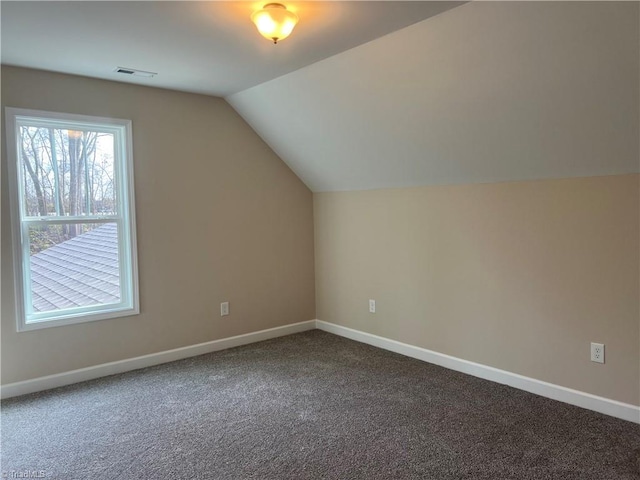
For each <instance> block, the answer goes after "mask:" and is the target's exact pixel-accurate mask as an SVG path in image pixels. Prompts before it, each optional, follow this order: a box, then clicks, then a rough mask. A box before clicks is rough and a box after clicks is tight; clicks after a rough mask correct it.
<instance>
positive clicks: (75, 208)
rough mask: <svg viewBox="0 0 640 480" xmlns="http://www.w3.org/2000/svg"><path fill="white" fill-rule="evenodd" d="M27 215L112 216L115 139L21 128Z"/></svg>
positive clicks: (88, 133)
mask: <svg viewBox="0 0 640 480" xmlns="http://www.w3.org/2000/svg"><path fill="white" fill-rule="evenodd" d="M19 132H20V149H21V150H20V163H21V168H22V176H23V178H24V185H23V188H24V198H23V201H24V208H25V213H26V216H28V217H35V216H42V217H44V216H78V215H114V214H115V212H116V195H115V168H114V140H115V139H114V135H113V133H106V132H100V131H89V130H85V131H78V130H68V129H62V128H52V127H33V126H24V125H23V126H20V128H19Z"/></svg>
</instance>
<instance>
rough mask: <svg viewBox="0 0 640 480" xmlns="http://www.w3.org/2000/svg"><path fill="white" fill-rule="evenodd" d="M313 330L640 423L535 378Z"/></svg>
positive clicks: (628, 408)
mask: <svg viewBox="0 0 640 480" xmlns="http://www.w3.org/2000/svg"><path fill="white" fill-rule="evenodd" d="M316 328H318V329H320V330H324V331H325V332H329V333H333V334H336V335H340V336H341V337H346V338H349V339H351V340H355V341H357V342H361V343H366V344H368V345H373V346H374V347H378V348H382V349H384V350H389V351H391V352H395V353H399V354H401V355H405V356H407V357H412V358H416V359H418V360H423V361H425V362H429V363H433V364H435V365H440V366H442V367H445V368H448V369H450V370H455V371H458V372H462V373H466V374H468V375H473V376H474V377H479V378H484V379H485V380H491V381H492V382H496V383H501V384H503V385H509V386H511V387H514V388H518V389H520V390H525V391H527V392H531V393H535V394H537V395H540V396H542V397H547V398H551V399H553V400H558V401H560V402H564V403H569V404H571V405H576V406H578V407H582V408H586V409H588V410H593V411H595V412H600V413H604V414H605V415H610V416H612V417H617V418H621V419H623V420H628V421H630V422H634V423H640V407H638V406H635V405H631V404H628V403H623V402H618V401H616V400H610V399H608V398H604V397H599V396H597V395H592V394H590V393H585V392H581V391H579V390H573V389H571V388H566V387H562V386H560V385H555V384H553V383H547V382H543V381H541V380H536V379H535V378H529V377H525V376H523V375H518V374H517V373H511V372H507V371H506V370H500V369H498V368H493V367H488V366H486V365H482V364H479V363H475V362H470V361H468V360H462V359H460V358H456V357H452V356H450V355H445V354H443V353H438V352H434V351H431V350H427V349H425V348H421V347H416V346H413V345H408V344H406V343H402V342H398V341H396V340H390V339H388V338H384V337H379V336H377V335H372V334H370V333H365V332H361V331H359V330H354V329H352V328H347V327H343V326H341V325H336V324H334V323H329V322H324V321H322V320H316Z"/></svg>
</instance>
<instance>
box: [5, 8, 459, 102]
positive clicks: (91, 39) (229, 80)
mask: <svg viewBox="0 0 640 480" xmlns="http://www.w3.org/2000/svg"><path fill="white" fill-rule="evenodd" d="M265 3H268V1H267V0H263V1H253V2H226V1H220V2H192V1H177V2H175V1H174V2H166V1H142V2H128V1H108V2H94V1H84V2H83V1H72V2H57V1H44V2H31V1H15V2H12V1H9V2H8V1H2V4H1V14H2V25H1V27H2V29H1V34H2V63H4V64H7V65H17V66H22V67H31V68H37V69H42V70H52V71H57V72H64V73H71V74H76V75H85V76H89V77H97V78H103V79H108V80H115V81H122V82H131V83H138V84H142V85H148V86H155V87H164V88H170V89H175V90H184V91H189V92H196V93H204V94H209V95H216V96H226V95H228V94H230V93H233V92H238V91H241V90H244V89H246V88H249V87H252V86H254V85H258V84H260V83H262V82H265V81H267V80H271V79H273V78H276V77H279V76H281V75H284V74H286V73H289V72H292V71H294V70H296V69H299V68H301V67H303V66H305V65H309V64H311V63H314V62H316V61H318V60H321V59H323V58H327V57H329V56H331V55H334V54H336V53H339V52H342V51H344V50H347V49H349V48H352V47H355V46H357V45H360V44H362V43H365V42H368V41H370V40H373V39H375V38H378V37H380V36H382V35H385V34H388V33H390V32H393V31H395V30H398V29H400V28H403V27H405V26H407V25H411V24H413V23H415V22H418V21H420V20H423V19H425V18H428V17H430V16H433V15H436V14H438V13H440V12H442V11H444V10H447V9H450V8H453V7H455V6H457V5H460V4H462V3H464V2H412V1H408V2H401V1H393V2H378V1H372V2H362V1H355V2H335V1H326V2H313V1H311V2H297V1H292V2H285V4H286V5H287V6H288V8H289V9H291V10H292V11H295V12H296V13H297V14H298V16H299V18H300V22H299V24H298V26H297V27H296V29H295V30H294V32H293V34H292V35H291V36H290V37H289V38H288V39H286V40H283V41H282V42H281V43H279V44H278V45H273V44H271V43H270V42H269V41H267V40H266V39H264V38H263V37H261V36H260V35H259V34H258V32H257V30H256V29H255V26H254V25H253V24H252V23H251V21H250V18H249V17H250V15H251V13H252V12H253V11H255V10H257V9H259V8H261V7H262V5H263V4H265ZM118 66H122V67H130V68H137V69H140V70H147V71H152V72H157V73H158V76H157V77H155V78H151V79H146V78H139V77H127V76H124V75H122V74H116V73H114V71H113V70H114V69H115V68H116V67H118Z"/></svg>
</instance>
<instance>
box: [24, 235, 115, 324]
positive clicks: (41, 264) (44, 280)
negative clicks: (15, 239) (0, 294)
mask: <svg viewBox="0 0 640 480" xmlns="http://www.w3.org/2000/svg"><path fill="white" fill-rule="evenodd" d="M29 244H30V257H29V272H30V277H31V304H32V307H33V311H34V312H36V313H37V312H51V311H55V310H62V309H67V308H74V307H86V306H91V305H105V304H112V303H119V302H120V298H121V294H120V272H119V263H118V227H117V225H116V224H115V223H98V224H90V223H84V224H64V225H44V226H30V227H29Z"/></svg>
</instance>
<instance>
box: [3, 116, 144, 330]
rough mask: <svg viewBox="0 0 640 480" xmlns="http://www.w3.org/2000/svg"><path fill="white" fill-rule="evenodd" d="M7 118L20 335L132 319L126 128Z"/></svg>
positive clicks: (65, 119)
mask: <svg viewBox="0 0 640 480" xmlns="http://www.w3.org/2000/svg"><path fill="white" fill-rule="evenodd" d="M6 120H7V122H6V125H7V152H8V158H9V184H10V194H11V209H12V231H13V247H14V271H15V278H16V282H15V283H16V285H15V286H16V304H17V317H18V319H17V321H18V330H19V331H23V330H33V329H37V328H44V327H53V326H58V325H68V324H72V323H80V322H87V321H91V320H101V319H105V318H114V317H120V316H125V315H133V314H136V313H138V312H139V307H138V274H137V259H136V237H135V218H134V197H133V159H132V146H131V122H130V121H129V120H118V119H110V118H98V117H88V116H83V115H68V114H61V113H52V112H40V111H34V110H22V109H15V108H6Z"/></svg>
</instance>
